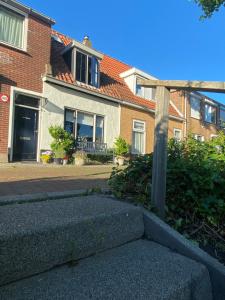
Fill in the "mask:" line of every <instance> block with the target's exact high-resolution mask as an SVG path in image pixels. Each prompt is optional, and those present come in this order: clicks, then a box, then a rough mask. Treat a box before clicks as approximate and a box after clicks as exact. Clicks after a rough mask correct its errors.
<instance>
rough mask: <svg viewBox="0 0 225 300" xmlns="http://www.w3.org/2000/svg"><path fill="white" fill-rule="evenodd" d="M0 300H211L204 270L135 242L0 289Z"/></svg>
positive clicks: (151, 244) (153, 246)
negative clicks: (74, 264)
mask: <svg viewBox="0 0 225 300" xmlns="http://www.w3.org/2000/svg"><path fill="white" fill-rule="evenodd" d="M0 299H7V300H25V299H26V300H31V299H32V300H42V299H43V300H44V299H48V300H51V299H79V300H88V299H92V300H93V299H98V300H101V299H102V300H105V299H115V300H117V299H122V300H123V299H129V300H132V299H135V300H136V299H138V300H139V299H145V300H146V299H151V300H211V299H212V293H211V284H210V279H209V275H208V271H207V269H206V268H205V267H204V266H203V265H201V264H199V263H197V262H194V261H192V260H190V259H188V258H186V257H184V256H181V255H179V254H176V253H174V252H172V251H171V250H169V249H168V248H165V247H162V246H160V245H158V244H156V243H154V242H151V241H147V240H138V241H133V242H130V243H128V244H126V245H123V246H120V247H117V248H114V249H111V250H107V251H105V252H101V253H98V254H97V255H95V256H91V257H89V258H85V259H82V260H80V261H79V262H78V264H77V265H76V266H69V265H64V266H61V267H57V268H55V269H53V270H51V271H48V272H45V273H42V274H39V275H36V276H33V277H30V278H27V279H23V280H20V281H18V282H15V283H11V284H9V285H6V286H3V287H1V288H0Z"/></svg>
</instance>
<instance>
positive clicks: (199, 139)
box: [194, 134, 205, 142]
mask: <svg viewBox="0 0 225 300" xmlns="http://www.w3.org/2000/svg"><path fill="white" fill-rule="evenodd" d="M194 138H195V139H196V140H197V141H199V142H204V140H205V138H204V136H203V135H200V134H194Z"/></svg>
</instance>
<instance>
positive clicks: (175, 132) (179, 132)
mask: <svg viewBox="0 0 225 300" xmlns="http://www.w3.org/2000/svg"><path fill="white" fill-rule="evenodd" d="M174 138H175V139H176V140H177V141H180V140H181V131H180V130H178V129H174Z"/></svg>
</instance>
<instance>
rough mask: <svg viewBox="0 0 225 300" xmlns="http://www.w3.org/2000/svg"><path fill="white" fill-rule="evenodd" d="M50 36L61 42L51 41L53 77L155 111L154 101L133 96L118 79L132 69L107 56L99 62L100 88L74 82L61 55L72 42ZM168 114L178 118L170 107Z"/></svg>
mask: <svg viewBox="0 0 225 300" xmlns="http://www.w3.org/2000/svg"><path fill="white" fill-rule="evenodd" d="M52 34H53V35H55V36H57V37H59V38H60V39H61V41H62V42H63V44H62V43H59V42H57V41H55V40H54V39H53V40H52V50H51V64H52V71H53V76H54V77H56V78H57V79H59V80H62V81H64V82H66V83H70V84H75V85H77V86H81V87H84V88H87V89H89V90H93V91H95V92H97V93H100V94H103V95H106V96H110V97H113V98H116V99H119V100H123V101H126V102H130V103H133V104H137V105H140V106H143V107H146V108H149V109H155V102H154V101H151V100H146V99H143V98H141V97H138V96H136V95H134V94H133V93H132V91H131V90H130V89H129V87H128V86H127V84H126V83H125V81H124V79H123V78H121V77H120V74H121V73H123V72H125V71H128V70H130V69H131V68H132V67H131V66H129V65H127V64H125V63H123V62H120V61H118V60H116V59H114V58H112V57H110V56H108V55H103V59H102V61H101V62H100V88H95V87H92V86H89V85H86V84H83V83H78V82H76V81H75V80H74V78H73V75H72V74H71V72H70V70H69V68H68V66H67V65H66V63H65V61H64V58H63V56H62V54H61V53H62V51H63V49H65V46H67V45H69V44H70V43H71V42H72V39H71V38H69V37H67V36H65V35H63V34H61V33H59V32H57V31H55V30H52ZM169 112H170V115H173V116H176V117H180V116H179V114H178V113H177V111H176V110H175V109H174V108H173V107H172V106H171V105H170V108H169Z"/></svg>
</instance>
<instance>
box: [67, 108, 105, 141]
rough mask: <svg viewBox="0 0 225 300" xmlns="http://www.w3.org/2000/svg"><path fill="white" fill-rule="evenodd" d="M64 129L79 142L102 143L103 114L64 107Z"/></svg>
mask: <svg viewBox="0 0 225 300" xmlns="http://www.w3.org/2000/svg"><path fill="white" fill-rule="evenodd" d="M65 130H66V131H67V132H69V133H71V134H73V135H74V137H75V138H76V139H77V141H79V142H98V143H104V117H103V116H98V115H95V114H89V113H86V112H81V111H74V110H70V109H66V110H65Z"/></svg>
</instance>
